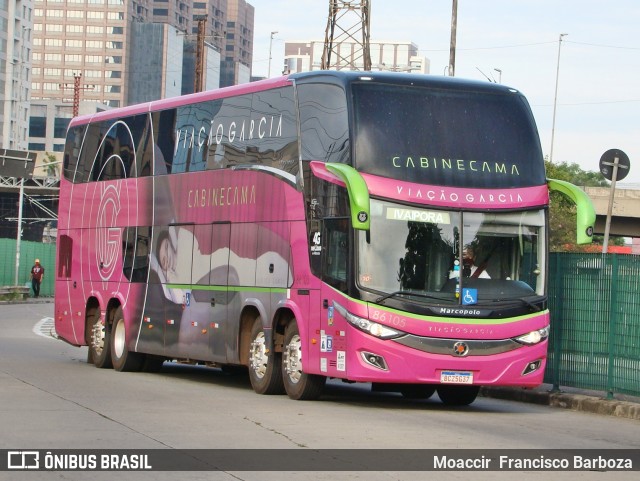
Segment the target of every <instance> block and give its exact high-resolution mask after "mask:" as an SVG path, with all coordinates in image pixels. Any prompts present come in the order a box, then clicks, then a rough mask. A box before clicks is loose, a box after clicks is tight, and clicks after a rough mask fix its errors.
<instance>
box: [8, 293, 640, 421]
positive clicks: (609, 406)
mask: <svg viewBox="0 0 640 481" xmlns="http://www.w3.org/2000/svg"><path fill="white" fill-rule="evenodd" d="M47 303H53V297H39V298H38V299H35V298H33V297H30V298H28V299H25V300H12V301H0V305H2V304H47ZM552 388H553V386H552V385H551V384H542V385H541V386H538V387H537V388H534V389H524V388H512V387H483V388H482V389H480V395H481V396H484V397H489V398H495V399H504V400H511V401H518V402H525V403H531V404H541V405H544V406H553V407H558V408H563V409H571V410H572V411H582V412H589V413H594V414H603V415H606V416H616V417H620V418H627V419H634V420H636V421H640V398H637V397H633V396H624V395H621V394H616V395H615V396H616V399H606V393H604V392H599V391H588V390H585V389H577V388H572V387H566V386H561V387H560V391H553V390H552Z"/></svg>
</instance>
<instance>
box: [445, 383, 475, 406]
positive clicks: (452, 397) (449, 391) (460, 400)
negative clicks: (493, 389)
mask: <svg viewBox="0 0 640 481" xmlns="http://www.w3.org/2000/svg"><path fill="white" fill-rule="evenodd" d="M479 392H480V386H450V385H441V386H438V397H439V398H440V400H441V401H442V402H443V403H444V404H446V405H448V406H468V405H469V404H471V403H472V402H473V401H475V400H476V397H478V393H479Z"/></svg>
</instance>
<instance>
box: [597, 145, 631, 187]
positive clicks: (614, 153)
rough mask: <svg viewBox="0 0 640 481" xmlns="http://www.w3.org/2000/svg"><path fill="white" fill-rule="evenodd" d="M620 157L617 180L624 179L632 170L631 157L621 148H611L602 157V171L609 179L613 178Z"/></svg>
mask: <svg viewBox="0 0 640 481" xmlns="http://www.w3.org/2000/svg"><path fill="white" fill-rule="evenodd" d="M616 159H618V161H617V163H618V169H617V175H616V181H619V180H622V179H624V178H625V177H626V176H627V174H628V173H629V170H630V162H629V157H628V156H627V154H625V153H624V152H623V151H622V150H620V149H609V150H607V151H606V152H605V153H604V154H602V157H600V173H602V175H604V178H605V179H607V180H613V171H614V166H615V164H616Z"/></svg>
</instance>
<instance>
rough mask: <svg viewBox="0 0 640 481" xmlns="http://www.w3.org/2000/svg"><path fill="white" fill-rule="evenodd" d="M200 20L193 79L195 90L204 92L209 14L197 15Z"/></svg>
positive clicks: (195, 17) (195, 18)
mask: <svg viewBox="0 0 640 481" xmlns="http://www.w3.org/2000/svg"><path fill="white" fill-rule="evenodd" d="M193 19H194V20H197V21H198V37H197V39H196V75H195V79H194V81H193V91H194V92H202V89H203V86H204V37H205V26H206V24H207V15H195V16H194V17H193Z"/></svg>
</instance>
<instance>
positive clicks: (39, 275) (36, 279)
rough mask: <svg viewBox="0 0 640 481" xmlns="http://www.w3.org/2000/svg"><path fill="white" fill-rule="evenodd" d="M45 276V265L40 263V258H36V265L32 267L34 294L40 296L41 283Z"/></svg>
mask: <svg viewBox="0 0 640 481" xmlns="http://www.w3.org/2000/svg"><path fill="white" fill-rule="evenodd" d="M43 277H44V267H42V266H41V265H40V259H36V262H35V264H34V266H33V267H32V268H31V287H33V296H34V297H39V296H40V283H41V282H42V279H43Z"/></svg>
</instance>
